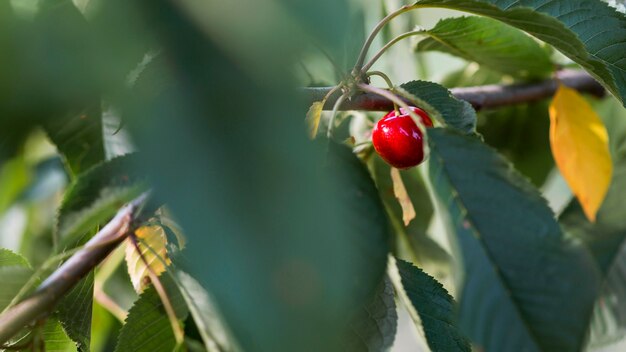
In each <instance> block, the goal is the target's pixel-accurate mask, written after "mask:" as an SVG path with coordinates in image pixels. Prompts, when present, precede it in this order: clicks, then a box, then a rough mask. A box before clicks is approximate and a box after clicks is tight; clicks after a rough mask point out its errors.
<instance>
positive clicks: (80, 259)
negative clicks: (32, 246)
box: [0, 194, 147, 345]
mask: <svg viewBox="0 0 626 352" xmlns="http://www.w3.org/2000/svg"><path fill="white" fill-rule="evenodd" d="M146 198H147V194H144V195H142V196H140V197H138V198H137V199H135V200H134V201H132V202H131V203H130V204H128V205H127V206H125V207H124V208H122V209H120V210H119V211H118V212H117V215H115V217H114V218H113V219H112V220H111V221H109V223H108V224H107V225H106V226H104V227H103V228H102V229H101V230H100V231H99V232H98V233H97V234H96V235H95V236H93V237H92V238H91V240H89V241H88V242H87V243H86V244H85V246H84V247H83V248H82V249H81V250H79V251H78V252H76V253H75V254H74V255H73V256H71V257H70V258H69V259H68V260H67V261H65V263H63V265H61V266H60V267H59V268H58V269H57V270H56V271H55V272H54V273H52V274H51V275H50V276H49V277H48V278H47V279H46V280H45V281H44V282H43V283H42V284H41V285H39V287H38V288H37V289H36V290H35V292H34V293H33V294H31V295H30V296H29V297H27V298H26V299H24V300H23V301H21V302H20V303H18V304H16V305H15V306H13V307H11V308H9V309H8V310H6V311H5V312H4V313H3V314H2V315H0V345H4V344H5V343H6V342H7V341H8V340H10V339H11V338H12V337H13V336H15V334H17V333H18V332H19V331H20V330H21V329H22V328H24V327H25V326H27V325H28V324H31V323H32V322H34V321H36V320H39V319H41V318H43V317H45V316H46V315H47V314H49V313H50V312H51V311H52V310H53V309H54V307H55V305H56V304H57V303H58V301H59V300H60V299H61V298H63V296H64V295H65V294H66V293H67V292H68V291H69V290H71V289H72V287H74V285H76V284H77V283H78V281H80V279H82V278H83V277H84V276H85V275H87V274H88V273H89V272H90V271H91V270H93V269H94V268H95V267H96V265H98V264H99V263H100V262H101V261H102V260H104V258H106V257H107V256H108V255H109V253H111V252H112V251H113V250H114V249H115V248H116V247H117V246H118V245H119V244H120V243H121V242H122V241H123V240H124V239H126V237H128V234H129V233H130V232H132V231H133V230H134V226H135V224H134V223H135V220H136V219H137V216H138V212H139V211H138V210H139V209H140V207H141V206H142V205H143V204H144V202H145V200H146Z"/></svg>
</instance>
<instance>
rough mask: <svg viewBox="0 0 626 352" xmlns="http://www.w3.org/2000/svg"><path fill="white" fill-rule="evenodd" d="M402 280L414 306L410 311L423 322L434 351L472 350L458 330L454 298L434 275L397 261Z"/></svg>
mask: <svg viewBox="0 0 626 352" xmlns="http://www.w3.org/2000/svg"><path fill="white" fill-rule="evenodd" d="M395 263H396V267H397V270H398V274H399V275H400V283H401V284H402V287H401V288H400V287H399V288H398V289H403V290H404V292H405V294H406V296H407V298H408V300H409V303H410V304H411V307H410V309H409V312H411V313H412V314H413V315H415V314H417V315H418V316H419V318H418V317H413V319H414V320H415V323H416V324H419V325H421V327H422V328H423V330H424V335H425V336H426V340H427V342H428V346H430V348H431V350H433V351H437V352H456V351H461V352H470V351H471V350H472V349H471V347H470V343H469V341H468V340H467V338H466V337H465V336H463V334H462V333H461V332H460V331H459V328H458V326H457V322H456V317H455V307H454V305H455V304H454V300H453V299H452V296H450V295H449V294H448V291H446V289H445V288H443V286H442V285H441V284H440V283H439V282H437V280H435V279H434V278H433V277H431V276H430V275H428V274H426V273H425V272H423V271H422V270H420V269H419V268H417V267H415V266H413V265H412V264H411V263H408V262H405V261H403V260H401V259H396V261H395Z"/></svg>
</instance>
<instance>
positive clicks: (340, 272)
mask: <svg viewBox="0 0 626 352" xmlns="http://www.w3.org/2000/svg"><path fill="white" fill-rule="evenodd" d="M323 2H324V1H323ZM317 5H318V3H316V5H311V6H317ZM238 6H239V5H238ZM319 6H326V4H319ZM188 10H189V8H188V7H176V6H172V5H171V4H170V3H167V2H164V1H152V2H150V6H146V8H145V13H144V14H145V18H147V19H149V23H150V25H151V26H152V27H151V28H153V29H154V31H155V33H158V38H157V39H158V40H159V41H160V42H161V43H162V45H163V49H162V51H161V54H160V56H162V57H163V60H155V61H154V62H153V63H152V64H153V65H152V66H153V67H152V70H154V71H156V72H157V73H158V75H156V76H158V77H161V80H162V81H164V82H165V83H166V84H162V85H156V86H155V85H153V84H151V83H150V82H145V81H144V79H143V78H142V76H144V75H143V74H141V75H140V77H139V78H138V80H137V83H136V84H135V86H134V90H133V93H132V94H129V95H128V96H126V97H125V98H126V99H127V100H125V101H124V106H123V108H124V109H123V111H122V116H123V118H125V119H126V120H127V121H128V125H129V128H131V131H132V132H133V133H134V136H136V142H137V146H138V148H139V149H140V150H142V153H143V152H146V153H145V154H142V157H141V161H140V167H141V168H143V169H145V170H146V171H148V172H149V173H150V176H151V180H153V181H154V187H155V192H156V196H157V197H160V199H163V200H164V201H166V202H167V203H168V205H170V206H171V209H172V212H173V213H174V214H175V215H176V217H177V219H180V223H181V225H182V227H183V228H184V229H185V233H187V234H188V235H189V246H188V247H187V249H186V251H187V252H186V253H187V255H186V258H187V260H188V262H189V268H190V269H189V271H190V273H191V274H192V275H193V276H194V277H195V278H197V279H198V281H199V282H200V283H201V284H202V285H203V286H205V287H207V289H208V290H210V292H211V293H212V295H213V296H214V297H215V301H216V302H217V304H218V305H219V307H220V310H221V312H222V314H223V316H224V318H225V321H226V323H227V325H228V326H230V327H231V329H232V331H233V333H234V334H235V339H236V340H237V342H238V344H239V345H241V347H242V348H243V349H254V350H257V351H289V350H298V349H300V348H301V347H302V346H307V348H308V349H311V350H323V351H333V350H337V349H338V348H340V347H339V346H340V341H341V337H342V335H343V333H345V332H346V329H347V323H348V318H349V316H350V314H351V313H352V312H353V311H354V310H356V309H358V307H361V306H362V304H363V303H364V302H365V301H366V300H367V299H368V297H371V296H370V295H371V294H372V292H373V290H374V289H375V288H376V284H377V283H378V282H379V281H378V280H380V278H381V277H382V276H383V274H384V270H385V266H386V259H387V258H386V256H387V252H388V250H389V244H388V232H387V223H386V218H385V214H384V210H383V208H382V205H381V204H380V200H379V199H378V195H377V192H376V189H375V187H374V185H373V183H372V181H371V179H370V177H369V175H368V174H367V171H366V170H365V169H364V167H363V165H361V164H360V162H359V161H358V159H356V157H355V156H353V155H352V154H351V152H350V150H349V149H347V148H346V150H345V151H343V153H344V156H343V157H342V158H343V159H342V160H341V162H335V161H330V160H329V162H330V163H331V165H333V166H332V167H329V168H323V167H322V166H323V165H324V164H325V163H326V161H325V158H326V153H325V151H326V150H325V149H326V145H324V144H322V145H320V144H313V143H311V142H309V141H307V138H306V131H305V124H304V123H303V117H304V114H305V113H306V109H307V107H306V106H304V104H301V103H300V101H299V100H298V98H297V97H296V90H295V87H294V86H293V85H292V84H291V83H290V82H291V77H290V75H289V72H288V70H285V68H286V67H289V66H290V65H292V64H293V63H292V61H291V59H290V57H291V56H280V57H277V56H279V55H280V53H283V52H286V51H293V50H299V47H300V45H302V42H303V41H305V40H307V39H305V38H304V37H300V36H299V33H298V32H297V31H287V32H286V33H288V35H289V36H290V38H289V40H287V41H285V42H283V43H281V45H279V47H280V48H277V50H278V51H277V52H274V53H273V54H272V56H271V57H272V59H271V60H263V58H264V57H265V56H264V55H267V54H268V53H267V50H268V48H269V47H270V46H264V47H262V48H260V47H259V46H260V45H265V44H267V41H266V40H267V38H265V37H263V35H264V31H265V30H270V29H271V26H272V25H275V24H276V23H270V24H269V25H270V27H267V28H266V27H265V26H262V27H263V28H262V32H259V28H261V27H258V28H257V27H254V26H253V24H254V23H253V22H250V23H244V22H241V21H239V22H238V23H235V24H233V25H237V26H241V28H237V30H236V31H235V30H233V31H231V32H228V33H226V34H224V33H221V32H220V33H219V34H217V33H216V32H212V31H211V30H212V28H214V27H211V26H216V25H217V22H214V23H208V17H207V20H206V21H204V22H201V21H200V19H197V17H193V18H194V19H196V20H197V21H198V22H191V23H190V22H189V20H188V17H187V16H188ZM204 10H207V9H206V8H205V9H204ZM267 10H269V9H267V8H263V6H262V5H261V4H256V3H255V4H251V5H250V6H249V8H247V10H246V11H244V12H241V13H240V14H241V15H245V16H247V17H246V18H248V17H250V15H251V14H254V16H257V14H258V13H265V11H267ZM205 12H206V11H205ZM205 12H202V13H203V14H204V13H205ZM197 14H199V13H196V15H197ZM254 16H253V17H254ZM212 17H215V14H213V15H212ZM226 18H230V17H229V16H228V15H224V18H223V19H221V20H219V21H223V20H225V19H226ZM238 18H239V19H241V18H240V17H238ZM254 20H258V19H253V21H254ZM280 21H282V19H281V20H279V21H278V22H277V23H282V22H280ZM266 22H267V21H266ZM196 24H198V26H196ZM244 25H245V26H244ZM286 28H291V27H286ZM285 31H286V30H285V29H282V30H281V31H279V32H277V33H280V35H279V36H278V38H282V37H283V35H284V34H285ZM206 33H211V34H212V35H211V36H207V35H206ZM257 34H258V36H257ZM220 35H224V36H226V35H228V36H236V38H237V39H236V40H233V41H229V43H230V44H229V45H230V46H229V47H225V46H224V38H223V37H219V36H220ZM338 35H339V34H338ZM259 36H260V37H261V38H260V39H259V40H258V42H257V43H253V44H251V45H250V46H247V43H249V41H250V39H251V38H255V40H256V39H257V38H259ZM180 38H185V40H180ZM278 38H275V39H273V40H276V39H278ZM294 41H298V42H300V43H294ZM275 47H276V46H273V47H271V48H272V49H273V48H275ZM244 51H245V52H246V58H244V59H241V60H242V61H235V60H233V57H237V58H241V56H239V54H240V53H242V52H244ZM250 58H254V61H255V63H253V64H250V65H248V64H246V63H248V62H249V60H250ZM260 62H262V63H263V68H262V69H261V68H259V67H258V66H259V65H260V64H259V63H260ZM270 73H271V74H272V79H258V77H265V75H268V74H270ZM148 81H150V80H148ZM298 116H300V118H299V117H298ZM332 149H335V148H334V147H333V148H332ZM346 153H347V154H346ZM331 155H332V153H331ZM348 157H349V158H348ZM183 180H184V182H181V181H183ZM340 181H341V182H340ZM173 183H175V184H177V185H178V186H177V187H176V188H175V189H174V188H173V187H171V185H172V184H173ZM276 331H280V332H281V337H282V338H281V339H276V338H274V337H275V333H276Z"/></svg>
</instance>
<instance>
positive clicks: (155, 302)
mask: <svg viewBox="0 0 626 352" xmlns="http://www.w3.org/2000/svg"><path fill="white" fill-rule="evenodd" d="M159 279H160V280H161V283H162V284H163V287H164V288H165V291H166V292H167V296H168V298H169V300H170V302H171V304H172V307H173V308H174V312H175V313H176V316H177V317H178V319H179V320H184V319H185V317H186V316H187V314H189V311H188V310H187V306H186V305H185V300H184V299H183V297H182V295H181V294H180V291H179V290H178V288H177V287H176V284H175V283H174V281H173V280H172V279H171V278H170V277H169V275H168V274H167V273H166V274H164V275H161V277H159ZM175 346H176V339H175V338H174V333H173V332H172V325H171V323H170V320H169V318H168V316H167V314H166V313H165V308H164V306H163V303H162V302H161V298H160V297H159V294H158V293H157V291H156V289H155V288H154V286H150V287H148V288H147V289H146V290H145V291H144V292H143V293H142V294H141V295H140V296H139V299H138V300H137V301H136V302H135V304H134V305H133V307H132V308H131V309H130V311H129V312H128V317H127V318H126V322H125V323H124V326H123V327H122V330H121V331H120V335H119V337H118V340H117V347H116V348H115V352H123V351H132V352H143V351H145V352H159V351H163V352H166V351H167V352H171V351H173V350H174V347H175Z"/></svg>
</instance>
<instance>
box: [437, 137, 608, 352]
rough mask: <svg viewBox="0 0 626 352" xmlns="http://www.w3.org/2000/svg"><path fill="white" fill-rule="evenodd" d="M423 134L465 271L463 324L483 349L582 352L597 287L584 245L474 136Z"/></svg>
mask: <svg viewBox="0 0 626 352" xmlns="http://www.w3.org/2000/svg"><path fill="white" fill-rule="evenodd" d="M429 137H430V138H429V143H430V148H431V156H430V163H429V166H430V176H431V182H432V184H433V188H434V191H435V193H436V195H437V197H438V199H439V201H440V202H441V209H447V214H446V215H447V217H448V221H447V226H448V229H449V231H450V232H451V233H453V234H455V235H456V236H455V237H456V241H457V247H456V248H458V249H459V250H460V251H461V252H460V253H458V254H455V255H459V256H461V257H462V258H463V264H464V266H465V277H464V280H463V282H462V286H461V292H462V296H461V297H460V298H459V302H460V309H459V323H460V326H461V328H462V329H463V330H464V331H465V332H466V333H467V334H468V336H469V337H470V338H471V339H472V341H474V342H475V343H476V344H477V346H479V347H481V348H484V349H486V350H497V351H519V350H528V351H539V350H558V351H578V350H580V349H581V348H582V344H583V341H584V337H585V331H586V328H587V326H586V319H587V318H588V317H589V315H590V314H591V310H592V306H593V302H594V299H595V296H596V294H597V292H598V287H599V280H598V274H597V272H596V271H595V267H594V265H593V263H592V260H591V257H590V256H589V255H588V253H587V252H586V250H585V248H582V247H580V246H577V245H575V244H573V243H571V242H569V241H567V240H566V239H565V238H564V236H563V235H562V233H561V229H560V228H559V226H558V223H557V222H556V221H555V219H554V215H553V214H552V212H551V211H550V209H549V208H548V206H547V204H546V203H545V201H544V200H543V199H542V198H541V196H540V195H539V192H538V191H537V190H536V189H535V188H533V187H532V186H531V184H530V183H529V182H528V181H527V180H526V179H524V178H523V177H521V176H520V175H519V174H518V173H517V172H516V171H515V170H514V169H513V168H512V166H511V165H510V164H509V163H508V162H507V161H506V160H505V159H504V158H502V157H501V156H500V155H498V154H497V153H495V152H494V151H493V150H492V149H491V148H489V147H487V146H486V145H485V144H483V143H482V142H480V140H479V139H478V138H476V137H473V136H464V135H461V134H460V133H459V132H455V131H454V130H445V129H432V130H429ZM453 247H455V246H453ZM461 253H462V254H461ZM563 312H567V315H563Z"/></svg>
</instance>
